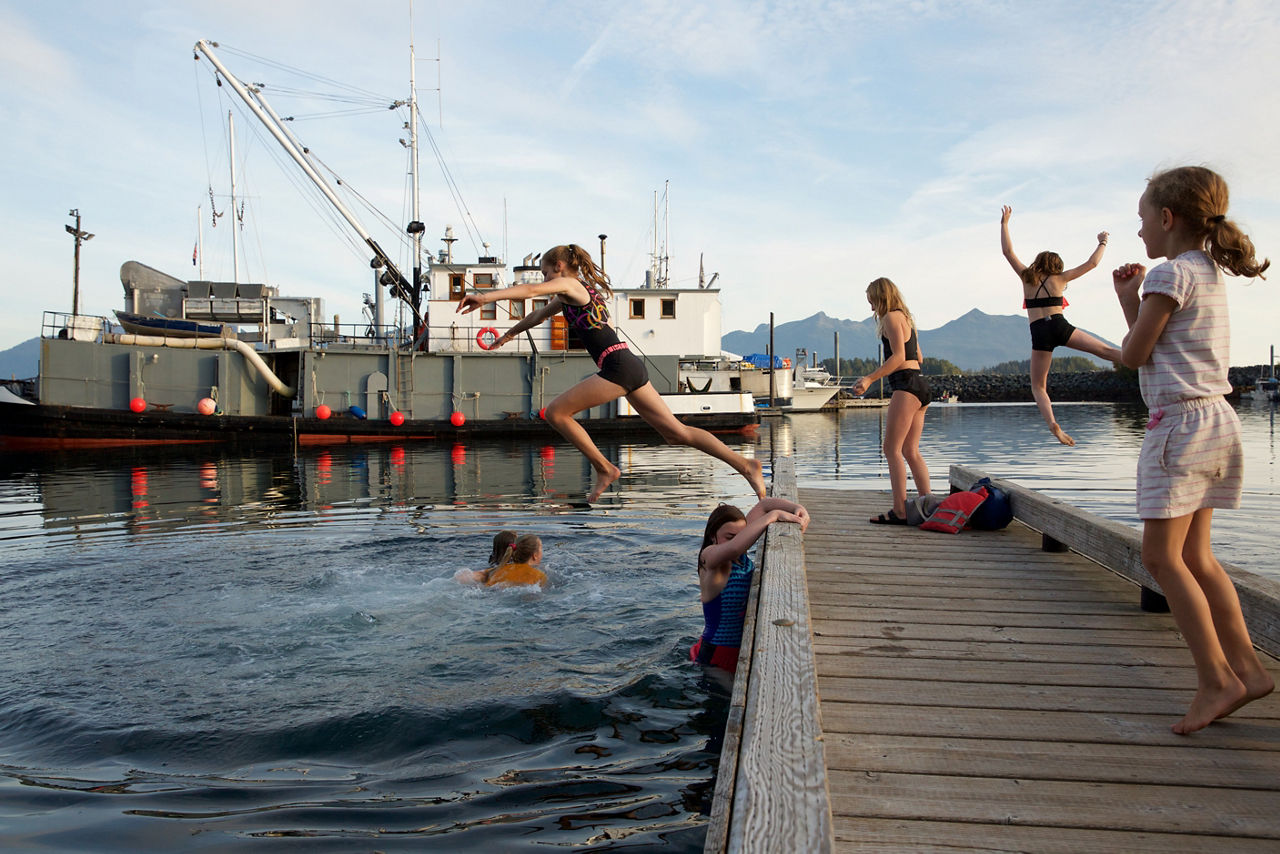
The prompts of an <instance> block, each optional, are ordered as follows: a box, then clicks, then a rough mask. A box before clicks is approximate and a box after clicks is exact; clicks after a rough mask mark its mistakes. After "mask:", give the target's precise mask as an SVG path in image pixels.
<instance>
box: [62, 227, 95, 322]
mask: <svg viewBox="0 0 1280 854" xmlns="http://www.w3.org/2000/svg"><path fill="white" fill-rule="evenodd" d="M67 216H73V217H75V218H76V224H75V226H74V227H72V226H70V225H68V226H67V234H70V235H71V236H72V237H74V238H75V239H76V260H75V272H73V273H72V276H71V316H72V317H75V316H77V315H79V314H80V244H81V243H84V242H85V241H86V240H93V235H92V234H90V233H89V232H87V231H82V230H81V229H80V209H79V208H72V209H71V210H70V211H69V212H68V213H67Z"/></svg>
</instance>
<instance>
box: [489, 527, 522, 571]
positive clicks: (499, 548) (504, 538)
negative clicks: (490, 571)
mask: <svg viewBox="0 0 1280 854" xmlns="http://www.w3.org/2000/svg"><path fill="white" fill-rule="evenodd" d="M515 541H516V532H515V531H499V532H498V533H496V534H494V535H493V551H492V552H490V553H489V565H490V566H497V565H498V563H499V562H500V561H501V560H502V556H503V555H505V554H506V553H507V549H509V548H511V545H512V543H514V542H515Z"/></svg>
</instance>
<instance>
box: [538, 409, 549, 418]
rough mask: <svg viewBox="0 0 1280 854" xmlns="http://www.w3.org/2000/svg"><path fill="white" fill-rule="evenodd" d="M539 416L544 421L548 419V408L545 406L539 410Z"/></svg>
mask: <svg viewBox="0 0 1280 854" xmlns="http://www.w3.org/2000/svg"><path fill="white" fill-rule="evenodd" d="M538 417H539V418H541V419H542V420H543V421H546V420H547V408H546V407H545V406H544V407H542V408H541V409H539V410H538Z"/></svg>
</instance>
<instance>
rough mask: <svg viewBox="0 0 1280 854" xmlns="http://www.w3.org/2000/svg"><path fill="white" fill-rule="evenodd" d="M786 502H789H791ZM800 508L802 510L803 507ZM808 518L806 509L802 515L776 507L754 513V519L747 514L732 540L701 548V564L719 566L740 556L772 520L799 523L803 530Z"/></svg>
mask: <svg viewBox="0 0 1280 854" xmlns="http://www.w3.org/2000/svg"><path fill="white" fill-rule="evenodd" d="M764 500H765V501H771V500H779V499H769V498H766V499H764ZM787 503H788V504H790V503H791V502H787ZM794 506H796V507H799V506H800V505H798V504H797V505H794ZM800 509H801V510H803V509H804V508H800ZM751 513H752V514H755V510H754V509H752V511H751ZM808 520H809V513H808V512H807V511H806V512H805V513H804V515H803V516H801V515H800V514H799V513H792V512H790V511H788V510H782V509H780V508H777V507H775V508H774V509H772V510H766V511H765V512H763V513H760V514H758V515H755V518H754V519H753V518H751V515H748V516H747V525H746V527H745V528H743V529H742V530H741V531H739V532H738V533H737V535H736V536H735V537H734V538H733V539H732V540H729V541H727V542H724V543H712V544H711V545H709V546H707V547H706V548H705V549H703V550H702V555H701V558H702V565H703V566H721V565H723V564H726V563H729V562H730V561H733V560H735V559H737V558H739V557H742V555H744V554H746V553H747V552H748V551H749V550H750V549H751V547H752V546H753V545H755V543H756V540H758V539H760V535H761V534H763V533H764V532H765V530H767V529H768V527H769V526H770V525H772V524H773V523H774V522H794V523H795V524H797V525H800V526H801V530H803V529H804V528H807V527H808V526H809V521H808Z"/></svg>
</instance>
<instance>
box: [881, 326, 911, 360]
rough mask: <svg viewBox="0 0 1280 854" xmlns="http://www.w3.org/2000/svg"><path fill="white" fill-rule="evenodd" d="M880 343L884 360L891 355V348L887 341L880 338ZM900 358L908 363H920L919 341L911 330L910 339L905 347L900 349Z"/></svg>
mask: <svg viewBox="0 0 1280 854" xmlns="http://www.w3.org/2000/svg"><path fill="white" fill-rule="evenodd" d="M880 343H881V344H882V345H883V346H884V357H885V359H886V360H888V358H889V357H890V356H892V355H893V347H892V346H891V345H890V344H889V339H888V338H885V337H883V336H881V338H880ZM902 350H903V353H902V357H903V358H904V359H906V360H907V361H908V362H918V361H920V339H919V338H917V337H916V331H915V330H914V329H912V330H911V337H910V338H908V339H907V343H906V345H905V346H904V347H903V348H902Z"/></svg>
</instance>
